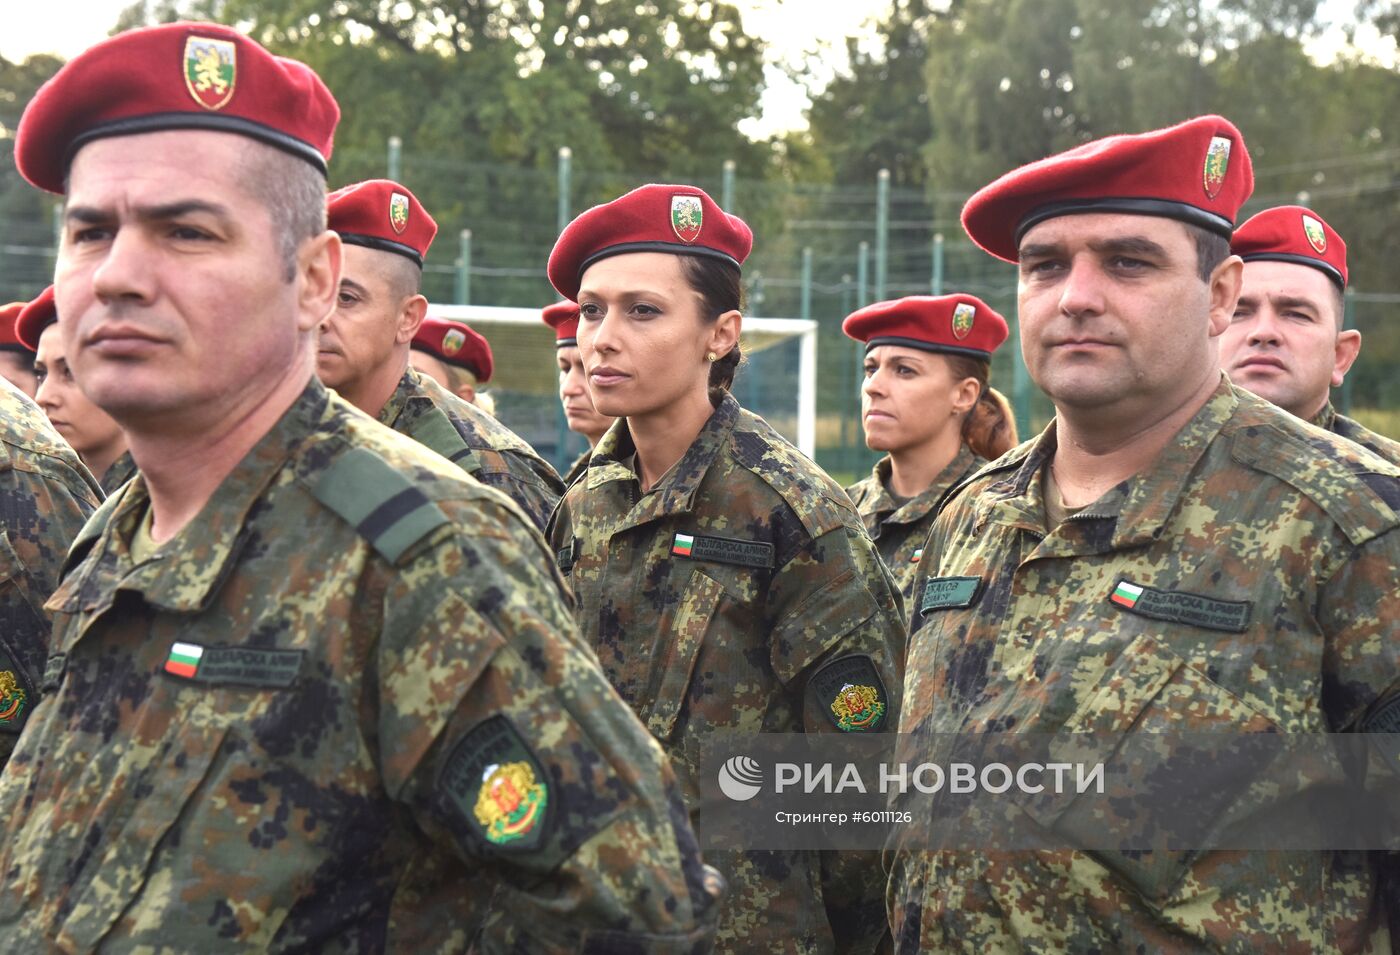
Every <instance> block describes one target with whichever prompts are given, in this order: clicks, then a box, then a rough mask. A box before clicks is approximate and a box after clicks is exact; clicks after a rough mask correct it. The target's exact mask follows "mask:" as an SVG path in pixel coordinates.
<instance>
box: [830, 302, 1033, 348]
mask: <svg viewBox="0 0 1400 955" xmlns="http://www.w3.org/2000/svg"><path fill="white" fill-rule="evenodd" d="M841 331H843V332H845V333H846V335H847V336H848V337H850V338H854V339H855V340H856V341H858V342H865V350H866V351H869V350H870V349H872V348H874V347H876V346H877V345H903V346H905V347H906V348H921V349H923V350H924V351H936V352H949V353H951V354H954V355H970V356H972V357H973V358H983V359H988V360H990V359H991V357H992V352H994V351H996V350H997V349H998V348H1000V347H1001V343H1002V342H1004V341H1006V336H1007V335H1008V334H1009V333H1010V332H1009V330H1008V329H1007V327H1006V319H1004V318H1002V317H1001V316H1000V315H999V314H997V312H996V311H994V310H993V309H992V307H991V306H990V305H988V304H987V303H986V302H984V301H982V300H981V299H980V298H977V297H976V296H974V295H962V294H958V295H938V296H933V295H910V296H909V297H907V298H901V299H896V300H894V301H893V302H876V303H875V304H874V305H867V306H865V308H862V309H859V310H857V311H856V312H853V313H852V314H851V315H850V316H848V317H847V318H846V320H845V321H844V322H842V323H841Z"/></svg>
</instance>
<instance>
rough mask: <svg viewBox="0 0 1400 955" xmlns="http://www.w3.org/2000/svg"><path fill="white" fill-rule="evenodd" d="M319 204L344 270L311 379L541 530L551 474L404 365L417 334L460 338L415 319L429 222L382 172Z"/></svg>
mask: <svg viewBox="0 0 1400 955" xmlns="http://www.w3.org/2000/svg"><path fill="white" fill-rule="evenodd" d="M326 207H327V216H328V219H329V221H330V227H331V228H332V229H333V230H335V231H336V232H337V233H339V235H340V238H341V241H342V242H343V243H344V244H345V272H344V275H343V277H342V278H341V290H340V295H339V297H338V299H337V306H336V311H335V314H333V315H332V316H331V317H330V318H328V319H327V320H326V321H325V322H324V323H323V324H322V326H321V334H320V340H319V342H318V346H317V348H318V351H317V362H316V371H317V374H318V375H319V376H320V378H321V382H322V383H323V384H326V385H328V386H330V387H331V388H334V389H336V391H337V392H339V393H340V395H341V396H342V397H344V398H345V399H346V400H347V401H349V402H350V403H351V404H353V405H355V406H356V407H358V408H359V409H360V410H361V411H363V412H365V413H366V414H368V415H370V416H372V417H375V418H377V419H378V420H379V422H380V423H381V424H384V425H386V426H388V427H390V428H393V429H394V430H395V431H398V432H399V433H400V434H406V435H408V436H409V437H411V438H413V439H414V440H415V441H418V442H419V443H420V444H424V445H427V446H428V447H429V448H432V449H433V450H434V451H436V452H437V453H438V454H441V455H442V456H443V457H445V458H447V459H448V460H450V461H452V462H453V463H455V464H457V465H458V466H459V467H460V468H461V469H462V470H464V471H466V472H467V473H468V474H470V475H471V476H472V477H474V478H476V479H477V480H478V481H481V482H482V483H483V484H486V485H487V486H489V487H494V488H496V489H497V490H499V491H502V492H504V493H505V494H506V495H507V496H508V497H510V498H512V499H514V501H515V502H516V503H517V504H519V505H520V506H521V507H522V508H523V509H524V510H525V513H526V514H527V515H529V517H530V519H531V520H532V521H533V522H534V523H535V526H536V527H537V528H539V529H540V530H543V529H544V525H545V522H546V521H547V520H549V515H550V512H551V511H553V510H554V505H555V504H557V503H558V501H559V495H560V494H562V493H563V491H564V486H563V483H562V482H561V481H560V480H559V475H557V474H556V473H555V472H554V469H553V468H552V467H550V466H549V463H548V462H547V461H545V460H544V459H543V458H541V457H540V456H539V455H538V454H536V453H535V451H534V449H533V448H531V447H530V446H529V445H528V444H526V443H525V442H524V441H523V440H521V439H520V438H519V437H517V436H516V435H515V434H514V433H513V432H512V431H511V430H510V429H508V428H507V427H506V426H505V425H503V424H501V423H500V422H499V421H497V420H496V419H495V418H493V417H491V415H489V414H487V413H485V412H484V411H482V410H480V409H479V408H477V407H475V406H474V405H472V404H471V402H470V401H468V400H464V399H462V398H459V397H458V396H456V395H454V394H452V393H451V392H449V391H448V390H447V389H446V388H443V387H442V386H441V385H439V384H438V383H437V382H435V381H433V380H432V379H431V378H429V377H427V376H426V375H423V374H421V373H420V372H418V371H415V370H414V369H412V368H410V367H409V363H408V360H409V350H410V347H411V345H412V343H413V341H414V339H415V337H416V336H418V335H420V334H424V333H426V334H429V335H432V334H436V335H437V336H438V338H439V339H443V338H444V337H446V340H445V341H440V343H439V345H440V347H443V348H450V346H451V345H452V344H454V343H455V342H456V341H458V339H459V338H460V340H461V341H462V343H463V344H465V342H466V339H465V337H464V336H463V333H461V332H460V331H454V330H451V329H444V328H442V327H441V324H442V323H438V322H434V321H433V320H432V319H428V320H426V321H425V315H426V314H427V308H428V300H427V299H426V298H424V297H423V296H422V294H420V292H419V286H420V284H421V282H422V278H423V257H424V256H426V255H427V252H428V248H429V246H431V244H432V241H433V236H434V235H436V234H437V224H436V223H435V222H433V220H432V217H431V216H429V215H428V212H427V210H425V209H424V208H423V207H422V206H421V205H420V204H419V202H418V199H417V198H416V197H415V196H414V195H413V193H411V192H410V191H409V190H408V189H407V188H405V187H404V186H401V185H399V184H398V183H396V182H391V181H389V180H387V179H374V180H370V181H368V182H361V183H356V184H355V185H351V186H346V187H345V188H344V189H339V190H337V191H335V192H333V193H331V195H330V196H329V197H328V198H327V202H326ZM453 335H455V336H457V338H454V337H451V336H453ZM458 347H459V348H460V347H461V345H458ZM488 377H489V376H488Z"/></svg>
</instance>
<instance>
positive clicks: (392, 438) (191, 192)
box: [0, 23, 720, 953]
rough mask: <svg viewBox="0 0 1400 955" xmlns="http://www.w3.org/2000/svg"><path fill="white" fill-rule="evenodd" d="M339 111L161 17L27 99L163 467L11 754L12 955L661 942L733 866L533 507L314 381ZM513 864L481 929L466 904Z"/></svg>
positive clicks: (690, 932) (223, 38)
mask: <svg viewBox="0 0 1400 955" xmlns="http://www.w3.org/2000/svg"><path fill="white" fill-rule="evenodd" d="M338 115H339V110H338V108H337V106H336V103H335V100H334V99H333V98H332V96H331V94H330V92H329V91H328V90H327V89H326V87H325V86H324V85H323V84H322V82H321V81H320V79H319V78H318V77H317V76H316V75H315V74H314V73H313V72H312V71H311V70H309V69H308V68H307V67H305V66H304V65H302V64H300V63H297V62H294V61H291V60H285V59H280V58H277V57H274V56H272V55H271V54H269V53H268V52H267V51H266V50H264V49H263V48H262V47H260V46H259V45H257V44H256V43H255V42H253V41H252V40H250V39H248V38H247V37H245V36H243V35H242V34H240V33H238V32H237V31H235V30H232V29H230V28H228V27H224V26H218V25H215V24H205V23H173V24H167V25H163V26H158V27H152V28H149V29H142V30H135V31H131V32H128V33H124V34H121V35H119V36H116V37H114V38H112V39H109V40H106V41H104V42H102V43H100V44H98V45H97V46H95V47H93V48H92V49H90V50H88V51H87V52H85V53H83V54H80V55H79V56H78V57H76V58H75V59H73V60H70V61H69V62H68V63H67V65H65V66H64V67H63V68H62V69H61V70H60V71H59V72H58V73H57V74H56V75H55V76H54V78H53V79H52V80H50V81H49V83H48V84H46V85H45V86H44V87H43V88H42V89H41V90H40V91H39V93H38V94H37V95H36V96H35V97H34V99H33V101H32V102H31V103H30V104H29V106H28V108H27V109H26V111H25V113H24V116H23V118H22V119H21V121H20V126H19V131H18V135H17V138H16V142H15V155H16V160H17V164H18V166H19V170H20V172H21V173H22V174H23V175H24V176H25V178H26V179H28V180H29V181H30V182H31V183H32V184H34V185H36V186H39V187H41V188H44V189H47V190H49V191H51V192H66V194H67V195H66V204H65V208H64V218H63V223H64V224H63V232H62V238H61V242H60V247H59V253H58V264H57V270H56V280H55V291H56V300H57V306H58V316H59V323H58V327H59V329H60V331H61V332H62V334H63V339H64V345H65V348H66V353H67V355H68V359H69V361H70V363H71V364H72V365H73V368H74V370H75V372H76V374H77V378H78V380H79V381H80V382H81V383H82V387H83V390H84V391H85V392H86V393H87V395H88V396H89V397H90V398H91V399H92V400H93V401H95V402H96V403H97V404H98V405H100V406H101V407H103V408H104V409H105V410H106V411H107V412H108V413H110V414H112V415H113V416H114V417H115V418H117V420H118V421H119V422H120V423H121V424H122V426H123V427H124V428H125V429H126V430H127V433H128V436H129V438H130V443H131V449H132V454H133V456H134V457H135V459H136V461H137V463H138V464H139V466H140V474H138V476H137V477H136V478H135V479H134V480H133V481H131V482H130V483H129V484H127V485H126V486H125V487H124V488H123V489H122V490H121V492H120V493H118V494H116V495H114V496H113V497H112V498H110V499H109V500H108V502H107V503H106V504H105V505H104V506H103V508H102V509H101V510H100V511H99V512H98V513H97V514H95V515H94V516H93V518H92V520H91V521H89V523H88V525H87V527H86V528H85V529H84V531H83V533H82V535H81V536H80V537H79V539H78V540H77V541H76V542H75V543H74V545H73V548H72V550H71V552H70V554H69V557H68V563H67V570H66V573H65V575H64V578H63V581H62V583H61V584H60V586H59V588H58V590H57V592H56V593H55V594H54V596H53V598H52V600H51V601H50V603H49V607H51V608H52V609H53V611H54V614H55V625H54V632H53V638H52V641H51V644H50V648H49V657H48V661H47V664H46V665H44V666H43V667H42V669H41V670H39V671H38V672H39V674H41V675H36V677H35V679H36V681H37V686H36V690H38V691H39V692H41V693H42V699H40V700H39V702H38V705H37V706H35V707H34V709H33V710H32V712H30V713H29V714H28V715H29V726H28V727H27V729H26V732H25V733H24V735H23V736H22V737H21V740H20V743H19V745H18V747H17V748H16V751H15V754H14V756H13V757H12V759H11V764H10V766H9V767H8V768H7V770H6V772H5V773H4V774H3V776H2V777H0V826H3V829H4V832H3V835H2V836H0V937H3V938H4V939H5V946H6V948H7V949H9V950H12V951H29V952H33V951H48V950H59V949H62V950H65V951H71V952H92V951H97V950H99V949H100V950H104V951H117V950H122V951H127V950H143V951H170V952H201V953H213V952H234V951H238V952H246V951H268V952H289V951H318V952H322V951H356V952H379V951H386V950H387V951H411V952H420V951H449V950H450V951H462V950H464V949H466V948H468V946H473V947H474V949H475V950H479V951H484V952H501V951H514V952H525V951H528V952H564V951H568V952H578V951H584V952H612V951H638V952H643V951H645V952H673V951H690V950H692V948H703V941H704V939H705V938H706V937H707V936H708V934H709V933H710V932H711V931H712V930H713V929H712V926H711V924H710V923H711V922H712V918H713V916H712V914H711V913H712V911H713V910H714V909H717V908H718V905H717V903H716V896H717V895H718V894H719V889H720V885H719V883H718V882H717V881H716V880H715V879H713V878H711V877H709V876H708V874H707V872H706V870H705V869H704V867H703V866H702V865H701V863H700V860H699V858H698V852H697V850H696V847H695V843H694V836H693V834H692V832H691V831H690V829H689V828H688V826H687V823H686V821H685V819H684V815H683V814H682V813H678V812H676V811H675V808H674V807H675V806H677V805H678V803H679V800H680V795H679V793H678V792H677V790H676V783H675V778H674V775H673V774H672V773H671V771H670V769H669V767H668V766H667V764H666V763H665V761H664V759H663V757H662V754H661V752H660V750H659V749H658V748H657V746H656V745H655V744H654V743H653V742H652V741H651V740H650V738H649V737H648V734H647V732H646V730H645V728H644V727H643V726H642V725H641V724H640V723H638V722H637V720H636V719H635V718H634V717H633V716H632V715H631V714H630V713H629V712H628V711H627V709H626V707H625V706H624V705H623V704H622V703H621V701H620V700H619V699H618V698H617V696H616V695H615V694H614V693H612V691H611V690H610V688H609V686H608V684H607V680H606V678H605V677H604V676H603V675H602V673H601V671H600V670H599V667H598V665H597V662H596V660H595V659H594V657H593V656H592V655H591V654H590V653H589V652H588V651H587V650H585V649H584V648H583V646H582V644H581V641H580V639H579V637H578V635H577V632H576V630H575V629H574V626H573V624H572V623H571V621H570V619H569V611H568V609H567V608H566V607H565V606H564V603H563V601H562V600H561V598H560V596H559V588H560V585H561V581H560V580H559V579H558V577H557V576H556V574H555V573H554V572H553V571H552V570H551V569H550V567H549V566H548V565H549V563H550V555H549V554H548V553H547V551H546V550H545V548H544V545H543V542H542V541H541V539H540V536H539V534H538V533H536V532H534V531H533V530H532V529H531V528H530V525H529V522H528V520H527V519H526V517H525V516H524V514H523V513H522V512H521V511H520V509H519V508H518V507H517V506H516V505H515V504H513V503H512V502H511V501H510V500H509V499H508V498H506V497H505V496H503V495H501V494H500V493H499V492H497V491H494V490H492V489H490V488H486V487H483V486H482V485H480V484H479V483H477V482H475V481H472V480H469V479H467V478H466V477H464V476H463V475H462V474H461V472H460V471H459V470H458V469H457V468H455V467H453V466H451V465H450V464H449V463H448V462H446V461H445V460H444V459H442V458H441V457H440V456H438V455H436V454H433V453H432V452H430V451H428V450H427V449H425V448H423V447H422V446H421V445H419V444H417V443H416V442H413V441H410V440H408V439H406V438H404V437H403V436H402V435H398V434H395V433H394V432H392V431H390V430H388V429H386V428H383V427H380V426H379V425H377V424H375V423H374V422H372V421H370V420H367V419H366V418H365V416H364V415H363V414H361V413H360V412H359V411H356V410H355V409H354V408H352V407H351V406H350V405H348V404H347V403H345V402H344V401H342V400H341V399H340V398H338V397H336V396H334V395H332V394H330V393H329V392H328V391H327V390H326V389H325V388H324V387H323V386H322V385H321V384H320V383H319V382H318V381H317V380H316V377H315V374H314V370H315V358H316V354H315V352H316V331H317V328H318V326H319V325H320V324H321V323H322V321H324V319H325V318H326V316H327V315H328V314H329V313H330V312H331V311H332V310H333V309H334V308H335V302H336V296H337V294H338V292H339V288H340V259H341V243H340V239H339V237H338V236H336V235H335V233H333V232H329V231H327V230H326V229H325V163H326V160H327V158H328V157H329V154H330V149H331V139H332V133H333V130H334V128H335V125H336V121H337V118H338ZM471 873H475V874H478V876H479V877H480V878H481V879H485V880H489V881H490V882H491V883H493V886H492V887H493V888H494V894H493V898H492V902H491V906H492V911H491V913H490V915H489V916H488V918H487V920H486V923H485V925H484V927H483V928H482V930H481V933H480V935H479V936H478V937H476V938H469V937H468V932H467V928H468V926H467V925H466V924H464V923H463V922H462V913H463V908H464V907H467V908H469V907H470V905H471V903H472V902H473V901H478V902H479V898H477V899H475V900H474V899H472V898H470V897H466V898H463V899H462V900H461V901H462V903H463V904H462V905H457V904H452V903H451V902H450V901H449V900H451V899H452V898H453V896H454V892H453V891H452V889H453V888H454V887H456V889H457V892H456V893H455V894H457V895H463V894H465V893H468V892H470V891H472V890H473V884H472V883H471V882H469V874H471Z"/></svg>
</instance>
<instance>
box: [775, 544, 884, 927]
mask: <svg viewBox="0 0 1400 955" xmlns="http://www.w3.org/2000/svg"><path fill="white" fill-rule="evenodd" d="M773 588H774V592H775V594H776V595H777V597H778V606H779V607H781V608H782V612H781V613H780V615H779V617H778V620H777V623H776V625H775V627H774V631H773V644H772V645H773V655H774V659H773V666H774V669H775V670H776V671H777V673H778V675H779V676H780V677H781V678H783V679H784V680H786V681H788V682H789V684H790V685H792V684H797V685H798V686H800V687H801V692H802V700H803V722H804V727H805V729H806V731H807V732H830V733H841V732H845V733H856V732H882V731H889V732H893V731H894V730H895V728H896V727H897V725H898V722H899V701H900V698H901V693H902V689H903V688H902V681H903V673H904V642H905V639H904V611H903V604H902V601H901V598H900V594H899V588H898V587H897V586H896V585H895V582H894V580H893V578H892V577H891V576H890V573H889V571H888V569H886V567H885V565H884V563H883V562H882V561H881V560H880V558H879V555H878V554H877V553H876V552H875V548H874V545H873V544H871V543H870V540H869V538H867V537H866V536H865V534H864V532H863V531H861V530H859V529H858V528H857V527H853V526H841V527H838V528H836V529H835V530H832V531H829V532H827V533H825V534H823V535H821V536H820V537H817V538H815V539H812V540H810V541H808V542H807V543H806V544H805V545H804V546H803V547H802V548H801V549H800V550H799V551H798V552H797V554H796V555H795V556H794V557H793V558H792V559H791V560H789V561H788V562H787V563H786V564H785V565H784V566H783V567H782V568H781V570H779V572H778V574H777V575H776V577H775V579H774V582H773ZM821 878H822V898H823V899H824V900H825V903H826V909H827V918H828V921H829V923H830V925H831V930H832V934H833V936H834V938H835V940H836V943H837V951H841V952H873V951H875V949H876V947H877V945H878V944H879V941H880V939H881V937H882V936H883V935H884V933H885V927H886V923H885V909H884V900H885V892H884V886H885V878H884V872H883V870H882V868H881V863H880V853H879V852H878V851H875V850H870V851H864V852H824V853H823V854H822V860H821Z"/></svg>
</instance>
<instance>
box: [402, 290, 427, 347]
mask: <svg viewBox="0 0 1400 955" xmlns="http://www.w3.org/2000/svg"><path fill="white" fill-rule="evenodd" d="M427 317H428V300H427V299H426V298H424V297H423V296H422V295H411V296H409V297H408V298H407V299H405V300H404V303H403V307H402V308H400V309H399V324H398V327H397V328H396V329H395V330H394V343H395V344H397V345H406V344H408V343H409V342H411V341H413V336H414V335H417V334H418V328H419V326H420V325H422V324H423V319H425V318H427Z"/></svg>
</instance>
